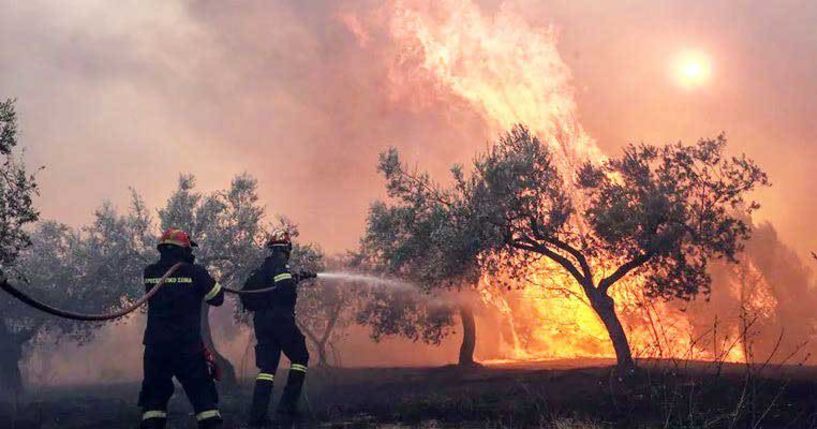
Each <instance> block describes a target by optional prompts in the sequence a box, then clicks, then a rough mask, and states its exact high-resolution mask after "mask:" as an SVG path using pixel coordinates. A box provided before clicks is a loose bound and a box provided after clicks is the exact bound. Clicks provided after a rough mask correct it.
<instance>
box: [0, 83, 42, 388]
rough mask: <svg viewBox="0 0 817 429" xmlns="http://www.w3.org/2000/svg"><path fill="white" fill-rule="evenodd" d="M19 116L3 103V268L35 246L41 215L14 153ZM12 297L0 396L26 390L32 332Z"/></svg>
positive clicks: (2, 339) (3, 319) (3, 332)
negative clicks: (24, 371) (22, 368)
mask: <svg viewBox="0 0 817 429" xmlns="http://www.w3.org/2000/svg"><path fill="white" fill-rule="evenodd" d="M17 132H18V130H17V114H16V112H15V109H14V100H10V99H9V100H5V101H0V157H1V158H2V161H0V266H2V268H4V269H8V267H9V266H10V265H11V264H13V263H14V262H15V261H16V259H17V257H18V255H19V254H20V252H21V251H22V250H23V249H25V248H26V247H27V246H29V245H30V244H31V239H30V237H29V234H28V232H27V231H26V226H27V225H29V224H31V223H33V222H35V221H36V220H37V218H38V215H39V214H38V212H37V210H36V209H35V208H34V203H33V198H34V196H35V195H36V193H37V184H36V182H35V180H34V177H33V176H32V175H31V174H29V173H28V171H27V170H26V168H25V165H24V164H23V162H22V161H21V160H20V159H19V158H18V156H17V155H16V154H15V153H14V151H15V149H16V148H17V145H18V143H19V142H18V134H17ZM15 310H16V307H14V303H13V302H11V300H10V299H9V298H8V297H5V296H3V297H0V394H3V395H8V394H11V393H14V392H17V391H20V390H21V389H22V381H21V378H20V375H19V374H20V373H19V369H18V366H17V361H18V360H19V356H20V354H21V345H22V344H24V343H25V342H26V341H28V339H29V336H30V334H29V332H28V331H27V330H26V329H24V327H22V326H21V323H20V322H21V317H20V316H21V315H20V313H19V312H17V311H15Z"/></svg>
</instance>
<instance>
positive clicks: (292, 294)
mask: <svg viewBox="0 0 817 429" xmlns="http://www.w3.org/2000/svg"><path fill="white" fill-rule="evenodd" d="M270 287H274V289H273V290H271V291H270V292H264V293H254V294H244V295H241V303H242V304H243V305H244V308H246V309H247V310H250V311H263V310H276V311H279V312H286V313H294V312H295V303H296V301H297V300H298V277H297V276H296V275H293V274H292V273H291V272H290V271H289V266H288V265H287V262H286V259H285V258H284V257H283V256H282V255H281V254H277V253H276V254H273V255H271V256H269V257H268V258H267V259H265V260H264V263H263V264H261V267H259V268H258V269H257V270H255V271H253V273H252V274H251V275H250V277H249V279H247V282H246V283H245V284H244V288H243V289H244V290H253V289H266V288H270Z"/></svg>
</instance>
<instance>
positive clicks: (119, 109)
mask: <svg viewBox="0 0 817 429" xmlns="http://www.w3.org/2000/svg"><path fill="white" fill-rule="evenodd" d="M477 3H478V4H479V7H480V8H481V10H482V12H483V13H484V14H485V15H486V16H491V14H494V13H496V11H497V10H499V9H500V8H509V9H512V10H514V11H517V12H518V13H520V14H521V15H522V16H525V17H526V19H528V20H529V21H530V23H532V24H534V25H541V26H548V25H553V26H554V27H555V28H556V30H557V31H558V34H559V45H558V47H559V51H560V53H561V55H562V57H563V59H564V61H565V62H566V63H567V64H568V66H570V68H571V70H572V73H573V85H574V86H575V88H576V96H577V102H578V108H579V115H580V120H581V122H582V123H583V124H584V126H585V128H586V130H587V131H588V133H589V134H590V135H592V136H593V137H594V138H595V139H596V140H597V142H598V144H599V146H600V147H601V148H602V150H604V151H605V152H606V153H607V154H608V155H615V153H616V152H617V151H618V150H619V149H620V148H621V147H622V146H623V145H624V144H626V143H630V142H639V141H645V142H650V143H669V142H674V141H677V140H684V141H692V140H695V139H697V138H700V137H705V136H712V135H714V134H717V133H719V132H725V133H726V134H727V136H728V137H729V138H730V142H731V148H730V150H731V151H734V152H746V153H747V155H749V156H750V157H753V158H755V159H756V160H758V162H759V163H760V164H761V165H762V166H763V167H764V168H765V169H766V170H767V171H768V172H769V174H770V176H771V179H772V181H773V183H774V187H772V188H770V189H768V190H764V191H761V192H759V193H758V194H757V196H756V197H757V198H758V199H759V200H760V201H761V202H762V203H763V204H764V208H763V209H762V210H761V211H760V212H759V213H758V220H759V221H760V220H769V221H771V222H772V223H773V224H774V225H775V227H776V228H777V230H778V231H779V234H780V237H781V239H782V240H783V241H784V242H785V243H787V244H789V245H791V246H793V247H794V249H796V251H797V252H798V253H800V254H801V255H802V254H804V253H805V252H806V251H807V250H808V249H810V248H817V238H815V235H814V234H813V233H812V231H811V225H810V219H812V218H815V217H817V198H815V196H814V193H813V190H812V187H813V184H814V183H815V182H814V178H813V177H814V174H813V169H812V168H811V166H812V163H813V160H814V159H815V158H817V145H815V144H814V143H813V142H814V140H815V138H817V127H815V125H814V119H813V118H814V117H815V114H816V113H817V104H816V103H817V101H815V99H814V97H813V94H815V93H817V82H815V81H814V79H813V76H815V75H817V61H815V60H814V58H815V53H817V33H815V32H814V31H812V24H813V22H815V21H817V5H815V4H814V3H811V2H805V1H799V2H797V1H790V0H789V1H781V2H773V3H772V2H760V1H732V2H726V1H714V2H711V1H707V2H703V1H700V2H689V1H681V0H671V1H670V0H667V1H628V2H619V1H615V2H613V1H609V2H574V1H564V0H562V1H555V0H553V1H531V0H517V1H508V2H500V1H487V0H484V1H479V2H477ZM380 6H381V2H376V1H368V0H365V1H357V0H356V1H347V2H335V1H278V2H262V1H242V2H216V1H158V0H151V1H136V0H124V1H117V2H110V1H103V0H77V1H72V2H53V1H52V2H49V1H42V0H34V1H16V0H0V10H2V14H0V96H3V97H15V98H17V99H18V110H19V113H20V115H21V124H20V125H21V129H22V136H21V140H22V142H23V145H24V146H25V148H26V153H25V156H26V159H27V161H28V163H29V164H30V165H31V166H40V165H43V166H45V167H46V169H45V170H44V171H42V172H41V173H40V174H39V181H40V183H41V187H42V192H41V197H40V198H39V199H38V201H37V204H38V205H39V207H40V208H41V209H42V212H43V215H44V217H47V218H53V219H58V220H61V221H64V222H67V223H70V224H81V223H84V222H87V221H88V220H89V219H90V216H91V214H92V213H93V210H94V208H96V207H97V206H99V205H100V204H101V202H102V201H103V200H106V199H108V200H111V201H113V202H114V203H115V204H117V205H118V206H119V207H120V208H124V206H125V205H126V204H127V199H128V187H131V186H132V187H134V188H135V189H136V190H137V191H139V192H140V193H141V194H143V195H144V196H145V197H146V199H147V201H148V203H149V204H150V205H151V206H154V207H155V206H157V205H159V204H160V203H161V201H162V200H163V199H164V198H166V197H167V196H168V195H169V193H170V192H171V191H172V189H173V188H174V187H175V185H176V178H177V176H178V175H179V174H180V173H187V172H189V173H193V174H195V175H196V176H197V177H198V185H199V187H200V189H202V190H213V189H218V188H224V187H226V186H228V184H229V181H230V179H231V177H233V176H234V175H236V174H240V173H242V172H249V173H250V174H252V175H254V176H256V177H257V178H258V179H259V182H260V183H259V184H260V193H261V197H262V200H263V201H264V203H265V204H266V206H267V209H268V212H269V213H271V214H272V213H282V214H286V215H288V216H290V217H292V218H293V219H294V220H295V221H296V222H298V223H299V224H300V225H301V229H302V232H303V233H304V237H305V238H306V239H308V240H311V241H315V242H317V243H320V244H321V245H322V246H323V247H324V248H326V249H327V250H330V251H340V250H343V249H347V248H351V247H353V246H355V244H356V242H357V239H358V237H359V236H360V234H361V232H362V230H363V227H364V222H365V216H366V209H367V207H368V205H369V204H370V202H371V201H372V200H373V199H375V198H378V197H380V196H382V194H383V185H382V181H381V180H380V178H379V177H378V175H377V172H376V169H375V166H376V162H377V155H378V153H379V152H381V151H382V150H384V149H385V148H387V147H389V146H397V147H399V148H400V149H401V150H402V151H403V152H404V153H405V154H406V155H407V157H408V159H409V160H410V161H411V162H412V163H416V164H417V165H419V166H422V167H423V168H427V169H429V170H431V171H432V172H433V173H434V174H437V175H443V174H445V173H446V169H447V167H448V166H449V165H450V164H452V163H455V162H467V161H468V159H469V158H471V157H472V156H473V154H474V153H475V152H476V151H478V150H480V149H483V148H484V147H485V144H486V142H487V141H489V140H490V139H491V138H492V137H493V136H492V135H491V131H490V129H491V128H490V127H489V126H488V125H487V124H485V123H484V120H483V119H482V116H481V115H480V114H479V112H476V111H475V110H474V108H473V107H471V106H469V105H467V104H465V103H462V102H459V101H458V100H457V99H456V98H453V97H444V98H440V99H438V100H432V102H431V103H426V104H424V105H420V106H418V105H416V104H413V103H407V102H405V100H395V99H394V97H393V96H392V95H391V94H390V91H389V82H388V79H389V76H388V75H389V61H390V60H389V59H390V58H393V54H394V52H395V50H399V49H400V47H399V46H394V45H393V44H392V43H390V41H389V39H388V37H385V36H383V35H381V34H378V33H377V27H376V26H375V27H373V28H374V30H372V34H370V35H369V36H370V37H369V38H368V39H367V41H366V43H365V46H363V45H362V44H361V40H360V39H359V38H358V37H356V35H355V34H353V32H352V31H350V28H349V26H348V25H347V24H346V23H345V22H344V20H343V19H342V17H343V16H345V15H347V14H359V16H371V15H368V14H361V12H364V11H376V10H377V9H378V8H379V7H380ZM687 47H694V48H698V49H702V50H705V51H706V52H708V53H709V54H710V55H711V57H712V59H713V79H712V82H711V83H710V84H709V85H707V86H706V87H703V88H699V89H697V90H696V91H683V90H681V89H680V88H678V87H676V86H674V85H673V84H672V82H671V79H670V78H669V77H668V76H667V74H668V67H669V61H670V58H671V56H672V55H673V54H674V53H675V52H677V51H679V50H681V49H684V48H687Z"/></svg>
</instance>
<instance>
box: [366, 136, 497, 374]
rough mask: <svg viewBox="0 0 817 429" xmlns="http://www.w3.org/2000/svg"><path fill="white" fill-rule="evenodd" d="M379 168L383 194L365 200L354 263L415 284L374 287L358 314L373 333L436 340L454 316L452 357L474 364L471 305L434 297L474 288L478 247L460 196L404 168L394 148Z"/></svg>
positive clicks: (450, 326)
mask: <svg viewBox="0 0 817 429" xmlns="http://www.w3.org/2000/svg"><path fill="white" fill-rule="evenodd" d="M378 167H379V170H380V172H381V173H382V174H383V175H384V177H385V179H386V190H387V192H388V197H389V198H388V200H386V201H377V202H375V203H374V204H372V206H371V208H370V210H369V216H368V222H367V227H366V233H365V236H364V237H363V239H362V244H361V250H360V254H359V255H358V258H357V259H358V260H357V262H358V264H362V265H365V266H367V269H370V270H372V269H373V270H377V271H385V272H387V273H389V274H391V275H396V276H399V277H401V278H405V279H408V280H410V281H411V282H412V283H413V284H416V285H418V289H419V290H418V291H408V290H405V289H401V290H390V289H384V290H378V291H374V292H373V293H372V294H371V297H370V300H369V302H368V303H367V304H366V305H364V306H363V308H362V309H361V313H360V314H359V316H358V319H359V320H360V321H361V322H362V323H365V324H367V325H369V326H371V327H372V335H373V337H374V338H375V339H379V338H380V337H382V336H383V335H400V336H403V337H406V338H409V339H412V340H415V341H417V340H422V341H424V342H426V343H430V344H439V342H440V341H441V340H442V339H443V338H444V337H446V336H447V335H449V334H451V333H453V332H454V328H453V324H454V316H455V314H458V315H459V319H460V322H461V325H462V332H463V336H462V343H461V346H460V353H459V359H458V363H459V364H460V365H462V366H469V365H474V350H475V348H476V323H475V320H474V312H473V307H472V305H473V304H472V303H471V302H470V301H469V300H468V299H466V298H463V297H460V299H457V300H453V301H449V300H441V299H440V297H439V295H440V293H443V292H452V291H453V292H465V291H467V290H468V289H473V288H474V287H475V286H476V284H477V281H478V279H479V274H480V269H479V268H480V267H479V255H480V252H481V250H482V249H481V247H480V243H479V242H478V241H477V240H475V238H476V237H474V236H471V235H469V233H468V231H469V228H470V222H471V219H469V217H468V214H469V211H468V210H467V209H468V207H467V206H466V205H465V200H464V199H463V198H462V195H461V194H460V193H458V191H459V190H458V189H450V190H445V189H441V188H440V187H439V186H438V185H436V184H435V183H434V182H433V181H432V180H431V178H430V176H429V175H428V174H422V173H416V172H410V171H408V170H407V169H406V168H405V166H404V165H402V164H401V163H400V161H399V157H398V154H397V151H396V150H394V149H392V150H390V151H388V152H385V153H383V154H382V155H381V157H380V163H379V166H378ZM418 292H419V293H418Z"/></svg>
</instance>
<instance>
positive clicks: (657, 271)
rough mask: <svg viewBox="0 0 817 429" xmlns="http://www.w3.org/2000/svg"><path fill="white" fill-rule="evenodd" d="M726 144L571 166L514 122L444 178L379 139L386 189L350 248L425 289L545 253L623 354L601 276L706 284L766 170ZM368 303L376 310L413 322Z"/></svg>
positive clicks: (654, 289)
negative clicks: (449, 182) (408, 162)
mask: <svg viewBox="0 0 817 429" xmlns="http://www.w3.org/2000/svg"><path fill="white" fill-rule="evenodd" d="M725 145H726V139H725V137H724V136H722V135H721V136H718V137H716V138H714V139H704V140H701V141H700V142H698V143H697V144H696V145H691V146H687V145H683V144H681V143H678V144H674V145H669V146H664V147H656V146H650V145H631V146H629V147H628V148H626V149H625V151H624V153H623V154H622V156H621V157H618V158H612V159H610V160H608V161H605V162H603V163H601V164H600V165H595V164H592V163H589V162H588V163H587V164H585V165H584V166H583V167H582V168H581V169H580V171H578V172H572V171H563V170H561V169H560V168H559V167H558V166H557V163H556V162H555V160H554V156H553V154H552V153H551V152H550V150H549V148H548V146H547V145H546V144H544V143H542V142H541V141H540V140H539V139H538V138H536V137H535V136H533V135H531V133H530V131H529V130H528V129H527V128H525V127H523V126H516V127H514V128H513V129H512V130H511V131H510V132H508V133H506V134H504V135H503V136H501V137H500V139H499V140H498V141H497V142H496V143H495V144H494V145H493V146H492V147H491V148H490V149H489V150H488V151H487V152H486V153H485V154H483V155H481V156H479V157H477V158H476V160H475V162H474V166H473V172H472V173H471V174H470V175H466V174H465V173H464V172H463V170H462V169H461V168H460V167H455V168H454V169H453V176H454V181H455V184H454V186H452V187H450V188H448V189H443V188H441V187H439V186H437V185H436V184H435V183H433V182H432V180H431V179H430V177H429V176H428V175H427V174H425V173H417V172H409V171H407V170H406V168H405V167H404V166H403V164H402V163H401V162H400V160H399V157H398V154H397V152H396V151H395V150H394V149H392V150H390V151H388V152H385V153H384V154H383V155H382V156H381V161H380V170H381V172H383V174H384V176H385V177H386V182H387V190H388V195H389V198H390V200H389V201H388V202H377V203H375V204H374V205H373V206H372V208H371V210H370V213H369V223H368V225H367V232H366V236H365V238H364V240H363V246H362V248H363V252H362V253H363V255H365V256H364V257H363V258H362V259H366V258H368V259H369V260H371V261H374V262H373V263H371V264H372V265H375V266H379V267H381V268H383V269H385V270H386V271H388V272H390V273H394V274H398V275H402V276H405V277H409V278H412V279H416V280H419V281H422V282H423V284H424V285H425V287H426V288H427V289H429V288H433V287H435V286H438V285H445V284H446V282H455V283H456V282H461V281H462V280H463V279H473V278H475V276H476V275H478V273H480V272H489V273H492V272H496V271H500V270H502V271H503V272H505V273H506V274H510V275H511V277H516V278H517V279H518V280H521V281H524V275H525V272H526V270H527V269H529V268H530V266H531V263H532V262H533V261H535V260H536V259H539V258H542V257H544V258H548V259H550V260H552V261H554V262H555V263H557V264H558V265H559V266H561V267H562V268H563V269H564V270H566V271H567V272H568V273H570V274H571V276H572V277H573V278H574V279H575V281H576V282H577V283H578V284H579V285H580V286H581V287H582V288H583V289H584V291H585V294H586V295H587V297H588V298H589V300H590V303H591V304H592V305H593V308H594V309H596V311H597V312H598V313H599V315H600V317H601V318H602V320H603V321H604V322H605V325H606V326H607V328H608V330H609V331H610V334H611V339H613V343H614V345H616V351H617V352H620V354H623V359H624V361H625V363H626V361H628V360H630V357H629V349H628V347H627V345H626V337H625V335H624V332H623V329H622V328H621V325H620V323H619V322H618V319H617V317H616V316H615V312H614V307H613V302H612V299H611V298H610V297H609V295H608V291H609V289H610V287H612V286H613V285H614V284H615V283H616V282H618V281H619V280H621V279H622V278H624V277H625V276H627V275H630V274H633V273H637V274H641V275H643V276H644V277H645V278H646V279H647V281H646V282H645V283H644V287H645V292H646V295H647V296H649V297H661V298H665V299H669V298H674V297H675V298H682V299H690V298H691V297H694V296H695V295H697V294H699V293H701V292H703V293H708V292H709V287H710V283H711V280H710V278H709V275H708V274H707V266H708V262H709V261H710V260H712V259H717V258H724V259H726V260H729V261H734V260H735V255H736V254H737V253H738V252H740V251H741V250H742V248H743V244H742V243H743V241H745V240H746V239H747V238H748V237H749V233H750V225H749V224H748V223H747V221H746V220H745V219H747V218H748V216H749V215H750V214H751V212H752V211H753V210H755V209H757V208H758V204H757V203H755V202H747V201H745V198H746V195H747V194H748V193H749V192H750V191H752V190H753V189H755V188H756V187H758V186H762V185H767V184H768V179H767V177H766V175H765V173H763V172H762V171H761V170H760V168H759V167H758V166H757V165H756V164H755V163H754V162H753V161H751V160H749V159H747V158H746V157H745V156H741V157H727V156H726V155H725V154H724V148H725ZM565 174H567V175H565ZM449 284H450V283H449ZM381 313H382V314H383V316H382V317H379V318H375V319H374V320H375V322H376V323H380V321H381V320H382V319H383V318H388V317H405V318H406V323H417V320H415V319H412V318H410V317H406V315H404V314H390V313H388V312H386V311H385V310H383V311H381ZM620 357H622V356H620Z"/></svg>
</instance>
